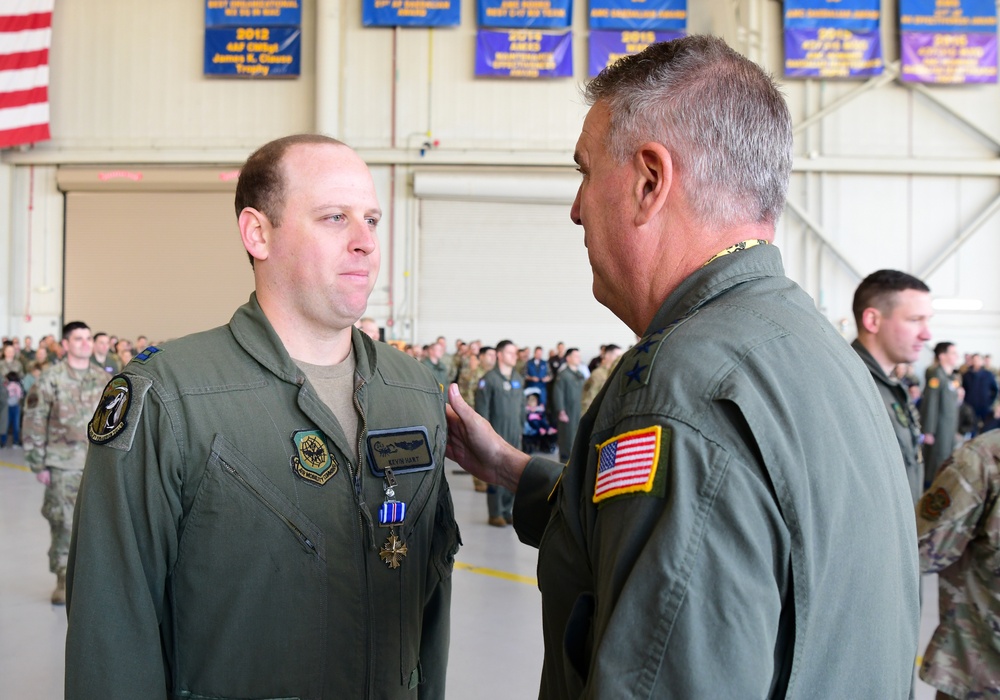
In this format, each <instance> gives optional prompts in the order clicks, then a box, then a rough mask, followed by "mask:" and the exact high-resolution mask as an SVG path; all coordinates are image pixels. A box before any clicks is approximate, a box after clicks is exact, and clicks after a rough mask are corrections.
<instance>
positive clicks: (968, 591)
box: [917, 430, 1000, 698]
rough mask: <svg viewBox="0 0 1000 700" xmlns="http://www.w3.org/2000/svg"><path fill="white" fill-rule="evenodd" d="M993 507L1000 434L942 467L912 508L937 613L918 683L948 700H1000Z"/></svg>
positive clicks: (999, 521) (999, 592) (999, 528)
mask: <svg viewBox="0 0 1000 700" xmlns="http://www.w3.org/2000/svg"><path fill="white" fill-rule="evenodd" d="M998 504H1000V430H992V431H989V432H987V433H984V434H983V435H981V436H979V437H977V438H975V439H974V440H972V441H971V442H968V443H966V444H965V445H964V446H962V447H961V448H959V450H958V451H957V452H955V454H954V456H953V457H952V459H951V461H949V462H945V465H944V466H943V467H942V469H941V471H940V472H939V473H938V475H937V478H935V479H934V482H933V483H932V484H931V487H930V488H929V489H928V490H927V492H926V493H925V494H924V496H923V498H922V499H921V500H920V504H919V505H918V506H917V535H918V537H919V543H920V569H921V570H922V571H923V572H924V573H937V574H938V589H939V593H938V596H939V603H938V605H939V609H940V612H941V622H940V624H939V625H938V628H937V629H936V630H935V631H934V635H933V637H931V642H930V644H929V645H928V646H927V651H926V652H924V662H923V665H922V666H921V667H920V677H921V678H923V679H924V681H925V682H926V683H928V684H930V685H932V686H934V687H935V688H937V689H938V690H940V691H941V692H942V693H946V694H947V695H949V696H953V697H956V698H967V697H976V698H979V697H995V696H997V695H1000V635H998V634H997V630H998V629H1000V588H998V586H997V585H996V582H997V571H998V570H1000V505H998ZM938 697H940V695H939V696H938Z"/></svg>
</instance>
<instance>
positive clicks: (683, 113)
mask: <svg viewBox="0 0 1000 700" xmlns="http://www.w3.org/2000/svg"><path fill="white" fill-rule="evenodd" d="M586 95H587V97H588V102H589V103H590V104H591V105H592V106H591V108H590V111H589V113H588V114H587V117H586V119H585V120H584V123H583V131H582V134H581V135H580V138H579V140H578V141H577V148H576V153H575V160H576V162H577V164H578V165H579V169H580V172H581V174H582V176H583V180H582V183H581V185H580V189H579V191H578V192H577V196H576V200H575V201H574V203H573V207H572V209H571V212H570V216H571V218H572V219H573V221H574V222H576V223H577V224H581V225H582V226H583V230H584V241H585V245H586V247H587V255H588V258H589V260H590V265H591V268H592V272H593V277H594V284H593V289H594V296H595V297H596V298H597V300H598V301H600V302H601V303H602V304H604V305H605V306H607V307H608V308H609V309H610V310H611V311H612V312H613V313H614V314H615V315H616V316H617V317H618V318H620V319H621V320H622V321H624V322H625V323H626V325H628V327H629V328H630V329H631V330H632V331H633V332H634V333H636V335H638V336H640V340H639V341H638V342H637V344H636V345H635V347H633V348H632V349H630V350H629V351H628V352H627V353H626V354H625V355H624V356H623V357H622V359H621V360H620V361H619V363H618V367H617V368H616V369H615V370H614V371H613V372H612V374H611V377H610V378H609V379H608V381H607V383H606V384H605V385H604V389H603V390H602V392H601V393H600V394H599V395H598V397H597V398H596V399H595V400H594V403H593V405H592V406H591V407H590V410H589V411H588V412H587V413H586V414H585V415H584V416H583V419H582V421H581V423H580V427H579V431H578V433H577V438H576V442H575V443H574V445H573V450H572V454H571V457H570V460H569V463H568V464H567V465H566V466H565V468H564V467H563V466H562V465H560V464H557V463H555V462H552V461H550V460H546V459H545V458H543V457H539V456H533V457H529V456H528V455H525V454H523V453H521V452H519V451H518V450H516V449H515V448H514V447H512V446H511V445H508V444H507V443H506V442H505V441H503V440H502V439H500V438H499V437H498V436H496V435H495V434H494V433H493V432H492V431H491V430H490V427H489V425H488V424H487V423H486V421H484V420H483V419H482V418H481V417H480V416H478V415H477V414H476V413H475V412H474V411H472V410H471V409H470V408H469V407H468V406H466V405H465V403H464V402H463V401H462V398H461V396H460V395H459V394H458V391H457V388H456V387H454V386H453V387H451V389H450V394H449V399H450V404H451V405H450V407H449V408H448V409H447V410H448V428H449V434H448V454H449V455H450V456H451V457H452V458H453V459H456V460H457V461H459V462H460V463H461V464H462V465H463V466H464V467H465V468H466V469H468V470H469V471H471V472H473V473H475V474H478V475H479V476H480V477H482V478H484V479H487V480H488V481H491V482H493V483H501V484H505V485H507V486H508V487H509V488H511V489H512V490H515V500H514V528H515V530H516V531H517V533H518V536H519V537H520V539H521V540H522V541H523V542H525V543H528V544H530V545H532V546H536V547H539V552H538V585H539V588H540V590H541V594H542V630H543V636H544V641H545V658H544V661H543V664H542V679H541V688H540V691H539V696H540V697H541V698H542V699H543V700H548V699H555V698H558V699H563V698H566V699H568V698H638V697H642V698H658V699H668V700H669V699H673V698H676V699H678V700H680V699H688V698H799V697H826V698H885V699H888V698H894V699H899V698H903V697H905V696H906V694H907V693H908V691H909V688H910V683H911V679H912V677H913V673H914V664H913V661H914V658H915V656H916V651H917V638H918V631H919V604H918V599H917V579H918V571H917V554H916V536H915V531H914V530H915V528H914V525H913V507H912V503H911V501H910V497H909V494H908V493H907V488H906V479H905V476H904V473H903V469H902V467H901V465H900V457H899V450H898V449H897V447H896V444H895V440H894V437H893V434H892V430H891V428H890V426H889V424H888V420H887V419H886V417H885V408H884V407H883V405H882V403H881V401H880V400H879V397H878V393H877V392H876V390H875V387H874V386H873V385H872V381H871V378H870V376H869V375H868V373H867V372H866V371H865V368H864V366H863V365H862V363H861V362H859V361H858V358H857V356H856V355H855V354H854V352H853V351H852V350H851V349H850V347H848V346H847V344H845V343H844V342H843V339H842V338H841V337H840V336H839V335H838V334H837V333H836V331H835V330H834V328H833V327H832V326H831V324H830V323H829V321H828V320H827V319H825V318H824V317H823V316H822V315H821V314H820V313H819V312H818V311H817V310H816V305H815V302H814V301H813V300H812V299H811V298H810V297H809V296H808V295H807V294H806V293H805V292H803V291H802V290H801V289H800V288H799V287H798V286H797V285H796V284H795V283H793V282H792V281H791V280H789V279H788V278H787V277H785V275H784V272H783V269H782V265H781V256H780V254H779V251H778V249H777V248H776V247H775V246H773V245H771V241H772V240H773V239H774V235H775V222H776V220H777V218H778V216H779V215H780V213H781V211H782V209H783V206H784V202H785V194H786V192H787V187H788V179H789V173H790V171H791V164H792V123H791V117H790V115H789V112H788V108H787V106H786V105H785V102H784V100H783V98H782V97H781V93H780V92H779V91H778V89H777V86H776V85H775V84H774V82H773V81H772V80H771V79H770V78H769V76H767V75H766V74H765V73H764V72H763V71H762V70H761V69H760V67H759V66H757V65H756V64H755V63H753V62H751V61H750V60H748V59H746V58H744V57H743V56H740V55H739V54H737V53H736V52H735V51H733V50H732V49H730V48H729V47H728V46H726V45H725V43H724V42H723V41H722V40H721V39H717V38H714V37H705V36H689V37H685V38H683V39H678V40H676V41H671V42H666V43H658V44H653V45H651V46H650V47H648V48H647V49H645V50H644V51H641V52H639V53H638V54H635V55H633V56H628V57H625V58H622V59H620V60H619V61H618V62H616V63H615V64H613V65H612V66H611V67H610V68H607V69H605V70H604V71H603V72H602V73H601V75H599V76H598V77H597V78H595V79H594V80H593V81H591V82H590V83H588V84H587V87H586ZM818 386H819V387H822V391H817V389H816V388H817V387H818Z"/></svg>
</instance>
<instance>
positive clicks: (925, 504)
mask: <svg viewBox="0 0 1000 700" xmlns="http://www.w3.org/2000/svg"><path fill="white" fill-rule="evenodd" d="M950 505H951V496H949V495H948V492H947V491H945V490H944V489H943V488H941V487H938V489H937V490H935V491H933V492H930V493H927V494H925V495H924V497H923V498H922V499H920V517H921V518H923V519H924V520H931V521H934V520H938V519H940V518H941V514H942V513H943V512H945V511H946V510H947V509H948V506H950Z"/></svg>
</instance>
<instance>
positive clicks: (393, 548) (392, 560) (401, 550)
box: [378, 534, 407, 569]
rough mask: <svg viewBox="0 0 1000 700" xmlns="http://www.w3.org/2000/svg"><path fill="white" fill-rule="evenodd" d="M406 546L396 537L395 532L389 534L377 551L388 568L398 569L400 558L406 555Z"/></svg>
mask: <svg viewBox="0 0 1000 700" xmlns="http://www.w3.org/2000/svg"><path fill="white" fill-rule="evenodd" d="M406 553H407V548H406V544H404V543H403V540H401V539H399V538H398V537H396V535H395V534H390V535H389V536H388V537H387V538H386V540H385V544H383V545H382V550H381V551H380V552H379V553H378V555H379V556H380V557H382V561H384V562H385V563H386V564H387V565H388V566H389V568H390V569H398V568H399V565H400V563H401V561H400V560H401V559H402V558H403V557H405V556H406Z"/></svg>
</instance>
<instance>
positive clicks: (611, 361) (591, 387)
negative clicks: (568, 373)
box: [580, 345, 622, 413]
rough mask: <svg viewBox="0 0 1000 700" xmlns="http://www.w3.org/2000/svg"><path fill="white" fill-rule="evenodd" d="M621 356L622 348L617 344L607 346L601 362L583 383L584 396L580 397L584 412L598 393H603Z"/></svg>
mask: <svg viewBox="0 0 1000 700" xmlns="http://www.w3.org/2000/svg"><path fill="white" fill-rule="evenodd" d="M621 356H622V349H621V348H620V347H618V346H617V345H608V346H606V347H605V349H604V356H603V357H602V358H601V364H599V365H597V367H595V368H594V371H593V372H591V373H590V376H589V377H587V379H586V381H584V383H583V396H582V397H581V398H580V404H581V408H582V409H583V412H584V413H586V412H587V409H588V408H590V404H592V403H594V399H596V398H597V395H598V394H600V393H601V389H603V388H604V384H605V382H607V381H608V377H610V376H611V370H613V369H614V368H615V365H616V364H618V359H619V358H620V357H621Z"/></svg>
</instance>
